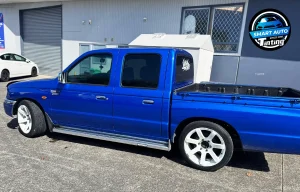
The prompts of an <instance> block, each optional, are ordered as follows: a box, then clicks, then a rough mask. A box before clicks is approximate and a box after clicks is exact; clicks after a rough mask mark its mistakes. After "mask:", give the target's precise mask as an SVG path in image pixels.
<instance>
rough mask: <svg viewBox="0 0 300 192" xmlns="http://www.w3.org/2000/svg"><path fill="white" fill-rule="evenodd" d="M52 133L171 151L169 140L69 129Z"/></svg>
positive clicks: (56, 130)
mask: <svg viewBox="0 0 300 192" xmlns="http://www.w3.org/2000/svg"><path fill="white" fill-rule="evenodd" d="M53 132H55V133H63V134H68V135H74V136H80V137H87V138H91V139H99V140H104V141H112V142H117V143H124V144H129V145H135V146H142V147H147V148H152V149H159V150H164V151H170V150H171V143H170V140H169V142H164V141H157V140H151V139H144V138H139V137H131V136H126V135H118V134H113V133H104V132H98V131H90V130H83V129H77V128H71V127H54V128H53Z"/></svg>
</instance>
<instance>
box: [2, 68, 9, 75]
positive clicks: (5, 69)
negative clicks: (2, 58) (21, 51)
mask: <svg viewBox="0 0 300 192" xmlns="http://www.w3.org/2000/svg"><path fill="white" fill-rule="evenodd" d="M2 71H8V73H9V74H10V71H9V69H7V68H4V69H2ZM2 71H1V73H2ZM0 75H1V74H0Z"/></svg>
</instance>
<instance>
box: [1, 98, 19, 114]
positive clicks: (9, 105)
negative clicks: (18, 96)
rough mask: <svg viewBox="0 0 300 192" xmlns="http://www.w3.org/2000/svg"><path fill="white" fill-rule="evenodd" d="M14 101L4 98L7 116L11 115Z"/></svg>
mask: <svg viewBox="0 0 300 192" xmlns="http://www.w3.org/2000/svg"><path fill="white" fill-rule="evenodd" d="M15 104H16V101H13V100H9V99H5V100H4V103H3V107H4V111H5V113H6V114H7V115H8V116H11V117H13V116H14V115H13V109H14V105H15Z"/></svg>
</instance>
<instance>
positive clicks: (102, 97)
mask: <svg viewBox="0 0 300 192" xmlns="http://www.w3.org/2000/svg"><path fill="white" fill-rule="evenodd" d="M96 99H97V100H108V98H107V97H105V96H96Z"/></svg>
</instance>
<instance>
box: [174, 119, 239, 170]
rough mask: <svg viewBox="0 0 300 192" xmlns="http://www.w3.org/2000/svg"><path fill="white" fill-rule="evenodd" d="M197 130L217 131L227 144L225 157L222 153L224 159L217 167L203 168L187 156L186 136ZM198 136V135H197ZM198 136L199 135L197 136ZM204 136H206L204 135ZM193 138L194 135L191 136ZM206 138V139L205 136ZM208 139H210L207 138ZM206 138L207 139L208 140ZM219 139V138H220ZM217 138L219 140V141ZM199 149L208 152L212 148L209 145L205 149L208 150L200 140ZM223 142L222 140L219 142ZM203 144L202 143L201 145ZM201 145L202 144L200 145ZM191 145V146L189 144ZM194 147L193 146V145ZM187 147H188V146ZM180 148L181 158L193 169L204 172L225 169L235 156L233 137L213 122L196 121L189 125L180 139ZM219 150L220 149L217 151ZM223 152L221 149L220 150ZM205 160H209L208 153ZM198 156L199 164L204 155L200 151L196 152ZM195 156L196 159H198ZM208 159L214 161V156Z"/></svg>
mask: <svg viewBox="0 0 300 192" xmlns="http://www.w3.org/2000/svg"><path fill="white" fill-rule="evenodd" d="M197 128H208V129H209V130H212V131H215V132H217V133H218V135H219V136H220V137H221V138H222V139H223V142H224V144H225V152H224V153H225V155H224V154H222V152H221V153H220V155H221V154H222V155H223V157H222V160H221V161H220V162H219V163H217V164H215V165H212V166H201V165H199V164H201V163H199V164H196V163H194V162H193V161H192V160H191V159H190V158H189V156H188V155H187V154H186V152H185V148H184V146H185V139H186V136H187V135H188V134H189V133H190V132H191V131H193V130H195V129H197ZM195 134H197V133H195ZM197 135H198V134H197ZM203 135H204V134H203ZM191 136H193V135H191ZM204 137H206V136H205V135H204ZM206 138H208V137H206ZM206 138H205V139H206ZM218 138H219V137H218ZM218 138H217V139H218ZM199 141H200V142H199V144H198V146H199V148H201V150H202V149H204V150H206V151H208V150H209V148H211V145H210V144H209V146H207V145H206V146H205V147H208V150H207V149H205V148H203V145H202V144H203V140H201V139H200V138H199ZM219 141H221V140H219ZM201 142H202V143H201ZM200 143H201V144H200ZM188 145H190V144H188ZM191 145H193V144H191ZM186 146H187V145H186ZM195 146H197V144H195ZM178 148H179V151H180V154H181V156H182V157H183V158H184V160H185V161H186V162H187V163H188V164H189V165H190V166H191V167H193V168H195V169H199V170H202V171H216V170H218V169H221V168H222V167H224V166H225V165H227V164H228V162H229V161H230V159H231V157H232V154H233V149H234V146H233V141H232V138H231V136H230V135H229V133H228V132H227V131H226V130H225V129H224V128H223V127H222V126H220V125H218V124H216V123H213V122H209V121H196V122H192V123H190V124H188V125H187V126H186V127H185V128H184V129H183V131H182V133H181V134H180V137H179V140H178ZM211 149H212V150H216V149H213V148H211ZM217 150H218V149H217ZM220 150H221V149H220ZM205 154H206V155H205V159H206V158H207V154H208V153H207V152H206V153H205ZM196 155H197V156H198V155H199V162H200V158H201V156H202V153H201V152H200V151H199V152H196ZM196 155H195V157H196ZM208 157H211V159H212V156H210V155H209V156H208Z"/></svg>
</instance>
